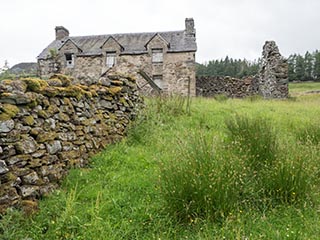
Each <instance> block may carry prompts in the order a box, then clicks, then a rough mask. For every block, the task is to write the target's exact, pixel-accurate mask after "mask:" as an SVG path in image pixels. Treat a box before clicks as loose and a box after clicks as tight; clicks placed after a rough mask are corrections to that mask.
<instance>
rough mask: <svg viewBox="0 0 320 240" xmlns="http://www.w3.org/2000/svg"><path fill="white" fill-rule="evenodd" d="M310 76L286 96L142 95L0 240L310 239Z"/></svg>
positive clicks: (313, 219) (317, 156) (317, 206)
mask: <svg viewBox="0 0 320 240" xmlns="http://www.w3.org/2000/svg"><path fill="white" fill-rule="evenodd" d="M310 90H320V84H319V83H295V84H290V93H291V95H292V96H291V97H290V98H288V99H287V100H263V99H261V98H259V97H251V98H246V99H225V98H216V99H213V98H212V99H205V98H192V99H191V103H190V106H189V105H188V101H187V99H184V98H180V97H170V98H155V99H146V108H145V109H144V110H143V111H142V112H141V114H140V116H139V117H138V118H137V119H136V121H135V122H134V123H133V124H132V126H131V128H130V129H129V130H128V136H127V137H126V138H125V139H123V140H122V141H121V142H119V143H116V144H113V145H110V146H108V147H107V148H106V149H105V150H104V151H102V152H101V153H99V154H97V155H96V156H94V157H92V159H91V161H90V165H89V166H88V167H87V168H83V169H72V170H71V171H70V174H69V176H68V177H66V179H65V180H64V182H63V184H62V186H61V188H60V189H58V190H56V191H55V192H53V193H52V194H51V195H50V196H47V197H44V198H43V199H41V201H40V210H39V212H37V213H35V214H33V215H25V214H23V213H22V212H21V211H19V210H8V212H7V214H6V215H4V216H3V217H2V219H1V220H0V239H3V240H9V239H10V240H11V239H12V240H17V239H19V240H20V239H21V240H31V239H32V240H36V239H39V240H43V239H83V240H89V239H90V240H94V239H99V240H100V239H106V240H119V239H139V240H140V239H157V240H160V239H161V240H163V239H168V240H171V239H196V240H198V239H200V240H201V239H239V240H244V239H279V240H280V239H319V236H320V225H319V222H320V200H319V199H320V198H319V194H320V168H319V163H320V94H307V93H306V91H310Z"/></svg>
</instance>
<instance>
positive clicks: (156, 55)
mask: <svg viewBox="0 0 320 240" xmlns="http://www.w3.org/2000/svg"><path fill="white" fill-rule="evenodd" d="M151 51H152V63H163V49H162V48H154V49H152V50H151Z"/></svg>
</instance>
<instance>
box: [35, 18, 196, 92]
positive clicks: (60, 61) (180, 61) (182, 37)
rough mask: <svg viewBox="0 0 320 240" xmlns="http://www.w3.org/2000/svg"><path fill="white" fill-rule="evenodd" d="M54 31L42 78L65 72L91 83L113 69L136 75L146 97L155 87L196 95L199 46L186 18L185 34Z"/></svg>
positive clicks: (42, 60) (41, 60)
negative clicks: (144, 76)
mask: <svg viewBox="0 0 320 240" xmlns="http://www.w3.org/2000/svg"><path fill="white" fill-rule="evenodd" d="M55 33H56V39H55V40H54V41H53V42H52V43H50V44H49V46H47V47H46V48H45V49H44V50H43V51H42V52H41V53H40V55H39V56H38V65H39V75H40V77H41V78H44V79H45V78H48V77H49V76H50V75H51V74H53V73H63V74H67V75H71V76H73V77H74V78H75V79H78V80H79V81H80V83H82V84H91V83H95V82H97V81H98V80H99V79H100V78H101V77H103V76H104V75H105V74H106V73H108V71H111V70H114V71H117V72H124V73H128V74H131V75H133V76H135V77H136V79H137V84H138V87H139V88H140V90H141V91H142V92H143V93H145V94H148V93H151V92H152V91H153V90H154V88H152V85H154V83H155V85H156V86H157V87H159V88H160V89H161V90H162V91H163V92H164V93H175V94H183V95H187V94H188V93H190V95H191V96H195V92H196V90H195V81H196V77H195V53H196V50H197V45H196V32H195V28H194V20H193V19H192V18H186V19H185V29H184V30H181V31H168V32H147V33H124V34H107V35H95V36H79V37H73V36H69V31H68V30H67V29H66V28H64V27H62V26H59V27H56V28H55ZM139 71H143V73H145V74H146V75H147V76H149V78H150V79H151V80H152V81H151V83H152V84H151V83H150V80H149V81H147V80H145V78H143V77H142V76H141V74H138V72H139Z"/></svg>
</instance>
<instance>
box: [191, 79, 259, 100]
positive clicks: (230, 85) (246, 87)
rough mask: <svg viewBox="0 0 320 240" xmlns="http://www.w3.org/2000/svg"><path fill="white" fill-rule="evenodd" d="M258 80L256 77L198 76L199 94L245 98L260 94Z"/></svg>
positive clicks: (197, 86)
mask: <svg viewBox="0 0 320 240" xmlns="http://www.w3.org/2000/svg"><path fill="white" fill-rule="evenodd" d="M258 88H259V86H258V80H257V78H255V77H247V78H244V79H238V78H232V77H211V76H202V77H197V81H196V89H197V96H202V97H214V96H216V95H225V96H227V97H229V98H244V97H248V96H253V95H258V93H259V92H258Z"/></svg>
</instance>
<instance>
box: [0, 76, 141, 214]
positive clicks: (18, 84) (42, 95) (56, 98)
mask: <svg viewBox="0 0 320 240" xmlns="http://www.w3.org/2000/svg"><path fill="white" fill-rule="evenodd" d="M139 106H142V101H141V98H140V97H139V95H138V91H137V87H136V83H135V80H134V79H132V78H131V77H129V76H122V75H119V74H114V73H113V74H110V75H108V76H105V77H104V78H101V79H100V80H99V81H98V82H97V83H94V84H92V85H81V84H74V83H72V79H70V78H68V77H66V76H64V75H54V76H52V77H51V78H50V79H49V80H47V81H44V80H40V79H32V78H28V79H20V80H13V81H11V80H3V81H1V82H0V213H3V212H4V211H5V210H6V209H7V208H8V207H10V206H23V205H24V204H25V203H28V202H32V201H33V200H35V199H37V198H39V197H40V196H42V195H44V194H47V193H48V192H50V191H51V190H52V189H54V188H56V187H57V185H58V184H59V182H60V181H61V179H62V178H63V176H65V175H66V173H67V172H68V169H70V168H71V167H78V166H84V165H85V164H87V162H88V158H89V156H91V155H92V154H94V153H96V152H97V151H98V150H101V149H102V148H103V147H105V146H106V145H108V144H109V143H111V142H114V141H116V140H118V139H120V138H121V137H122V136H123V135H124V134H125V130H126V127H127V126H128V123H129V122H130V121H131V120H132V119H134V117H135V116H136V114H137V111H138V109H139Z"/></svg>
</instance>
